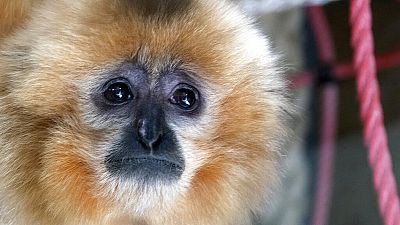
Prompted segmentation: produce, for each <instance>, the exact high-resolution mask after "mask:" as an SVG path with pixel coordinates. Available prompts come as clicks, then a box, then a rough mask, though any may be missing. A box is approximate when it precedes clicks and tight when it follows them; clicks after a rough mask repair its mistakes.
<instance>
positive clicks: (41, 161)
mask: <svg viewBox="0 0 400 225" xmlns="http://www.w3.org/2000/svg"><path fill="white" fill-rule="evenodd" d="M0 6H1V7H0V146H1V147H0V156H1V158H0V171H1V172H0V224H9V225H19V224H33V225H35V224H36V225H39V224H41V225H45V224H60V225H64V224H65V225H79V224H85V225H86V224H88V225H90V224H93V225H102V224H104V225H106V224H107V225H109V224H126V225H128V224H131V225H162V224H167V225H168V224H171V225H191V224H193V225H194V224H199V225H207V224H209V225H234V224H237V225H246V224H251V218H252V216H253V214H254V213H257V210H259V209H260V208H261V207H263V204H264V203H265V202H266V201H268V197H269V194H268V193H270V192H271V188H272V187H273V185H274V184H276V182H277V180H278V164H277V163H278V159H279V155H280V152H281V150H280V147H281V143H282V142H283V141H284V140H285V137H286V132H287V128H286V125H285V123H284V120H285V114H286V112H285V111H287V110H288V108H289V107H288V101H287V99H286V98H285V93H286V89H285V82H284V79H283V77H282V75H281V72H280V71H279V68H278V67H277V65H276V60H275V57H273V55H272V54H271V53H270V50H269V47H268V44H267V41H266V40H265V39H264V38H263V37H262V36H261V35H260V34H259V32H258V31H257V30H256V29H255V28H254V26H253V25H252V24H251V23H252V21H251V20H249V19H248V18H247V17H245V16H244V15H242V14H241V13H240V11H239V10H238V9H237V8H236V7H235V6H232V5H230V3H227V2H225V1H220V0H190V1H189V0H182V1H178V0H175V1H174V0H166V1H156V0H150V1H140V0H136V1H135V0H110V1H106V0H97V1H96V0H76V1H67V0H43V1H33V0H32V1H22V0H0ZM133 56H134V57H139V60H141V61H142V62H143V63H144V64H146V66H147V67H148V68H150V69H151V71H150V72H149V76H157V72H158V71H160V70H162V69H163V66H165V64H166V63H167V62H177V64H179V65H180V66H181V67H182V68H185V69H186V70H188V71H191V72H192V73H193V74H195V75H196V77H195V79H196V80H198V81H199V82H200V83H201V84H202V85H203V86H205V87H206V90H207V93H206V94H205V98H206V101H207V106H206V109H205V111H204V112H203V113H202V114H201V116H200V117H199V118H198V119H197V120H196V121H195V122H194V121H182V122H180V123H179V124H170V125H171V127H172V129H173V130H174V132H176V134H177V138H178V141H179V143H180V145H181V146H182V149H183V152H184V153H183V154H184V157H185V160H186V161H187V164H188V166H187V168H186V169H185V171H184V173H183V175H182V178H181V179H180V180H179V181H178V182H177V183H176V184H172V185H163V184H160V185H155V186H152V187H147V188H145V189H143V188H142V189H140V188H138V187H137V185H136V184H134V183H133V182H132V183H126V182H122V181H120V180H118V179H113V178H111V177H110V176H108V174H107V171H106V169H105V167H104V165H103V162H104V154H105V153H104V152H105V151H106V150H107V146H108V145H109V144H110V143H111V142H112V141H113V140H112V139H111V138H110V136H112V137H118V135H119V133H118V130H116V129H115V127H114V124H115V123H118V121H113V120H112V119H107V118H99V117H96V114H95V113H94V112H93V107H92V103H91V102H90V99H88V98H86V97H85V94H86V93H89V92H90V91H91V90H92V89H93V88H94V85H95V84H97V83H96V82H98V81H99V80H104V79H105V77H106V76H107V71H108V70H109V69H110V68H112V67H115V66H116V65H118V63H119V62H121V61H123V60H126V59H129V58H131V57H133Z"/></svg>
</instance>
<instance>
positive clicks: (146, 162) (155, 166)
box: [106, 156, 184, 182]
mask: <svg viewBox="0 0 400 225" xmlns="http://www.w3.org/2000/svg"><path fill="white" fill-rule="evenodd" d="M106 164H107V167H108V169H109V171H110V172H111V173H112V174H116V175H119V176H124V177H127V178H137V179H140V180H141V181H142V182H148V181H156V180H170V181H171V180H176V179H179V178H180V176H181V175H182V173H183V171H184V165H183V163H180V162H175V161H172V160H169V159H164V158H160V157H155V156H145V157H130V158H121V159H113V160H111V161H107V162H106Z"/></svg>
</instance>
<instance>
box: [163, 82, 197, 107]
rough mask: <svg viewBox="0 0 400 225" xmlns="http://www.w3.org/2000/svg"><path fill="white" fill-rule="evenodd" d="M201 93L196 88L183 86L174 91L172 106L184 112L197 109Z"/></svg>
mask: <svg viewBox="0 0 400 225" xmlns="http://www.w3.org/2000/svg"><path fill="white" fill-rule="evenodd" d="M198 96H199V93H198V91H197V90H196V88H194V87H192V86H190V85H187V84H181V85H178V86H177V88H175V90H174V91H173V93H172V95H171V97H170V98H169V101H170V103H171V104H174V105H177V106H179V107H180V108H182V109H184V110H192V109H194V108H195V107H196V105H197V104H196V103H197V100H198Z"/></svg>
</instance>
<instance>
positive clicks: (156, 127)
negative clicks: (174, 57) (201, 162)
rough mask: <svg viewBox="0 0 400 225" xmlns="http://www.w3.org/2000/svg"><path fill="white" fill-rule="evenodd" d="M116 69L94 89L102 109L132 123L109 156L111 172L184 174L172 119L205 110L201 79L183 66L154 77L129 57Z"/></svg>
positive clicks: (160, 177) (147, 178) (144, 177)
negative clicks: (98, 87) (189, 74)
mask: <svg viewBox="0 0 400 225" xmlns="http://www.w3.org/2000/svg"><path fill="white" fill-rule="evenodd" d="M110 74H111V75H110V79H109V80H108V81H106V82H105V83H104V84H103V87H101V88H100V89H99V91H98V93H95V95H94V101H95V105H96V106H97V107H98V108H99V111H100V112H101V113H102V114H107V115H109V116H110V115H111V116H112V117H113V119H117V120H118V118H121V119H120V121H126V122H123V123H126V125H123V126H122V127H121V130H122V138H121V139H120V140H119V141H118V142H117V144H115V145H114V146H113V147H112V148H111V149H110V151H109V154H108V156H107V157H106V162H105V163H106V166H107V168H108V170H109V172H110V173H111V174H113V175H115V176H123V177H124V178H128V179H129V178H135V179H137V180H139V181H141V182H144V183H146V182H153V181H164V182H172V181H174V180H178V179H179V178H180V176H181V175H182V173H183V171H184V168H185V162H184V159H183V155H182V151H181V149H180V146H179V143H178V141H177V138H176V136H175V134H174V132H173V131H172V130H171V129H170V127H169V125H168V123H167V120H169V121H171V120H174V121H175V122H179V121H184V120H194V119H195V118H196V116H197V115H198V114H199V113H200V108H201V98H200V92H199V91H198V89H197V88H196V86H197V85H196V82H194V80H192V79H191V78H190V76H188V75H187V73H185V72H184V71H181V70H178V69H177V70H173V71H168V72H164V73H162V74H158V75H157V76H155V77H157V78H154V79H155V80H153V81H151V80H150V78H149V76H148V74H147V72H146V70H145V69H143V68H141V67H138V66H136V65H135V63H133V62H126V63H123V64H122V65H121V66H120V67H119V68H118V69H116V70H114V71H113V72H111V73H110ZM127 118H128V119H127ZM177 120H179V121H177Z"/></svg>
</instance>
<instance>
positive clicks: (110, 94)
mask: <svg viewBox="0 0 400 225" xmlns="http://www.w3.org/2000/svg"><path fill="white" fill-rule="evenodd" d="M104 97H105V98H106V99H107V100H108V101H110V102H111V103H114V104H123V103H125V102H127V101H129V100H131V99H132V98H133V94H132V91H131V89H130V87H129V83H128V81H126V80H117V81H114V82H113V81H111V82H110V84H109V86H108V88H107V90H106V91H105V92H104Z"/></svg>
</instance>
